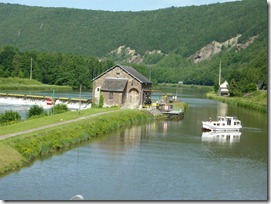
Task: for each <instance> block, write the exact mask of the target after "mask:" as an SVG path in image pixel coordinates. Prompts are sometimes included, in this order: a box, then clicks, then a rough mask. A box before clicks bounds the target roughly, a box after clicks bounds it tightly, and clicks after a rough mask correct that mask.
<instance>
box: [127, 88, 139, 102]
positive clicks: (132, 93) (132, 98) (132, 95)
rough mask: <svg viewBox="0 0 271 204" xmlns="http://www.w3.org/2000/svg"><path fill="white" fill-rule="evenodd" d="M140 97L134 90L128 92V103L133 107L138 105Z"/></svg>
mask: <svg viewBox="0 0 271 204" xmlns="http://www.w3.org/2000/svg"><path fill="white" fill-rule="evenodd" d="M139 102H140V97H139V91H138V90H137V89H135V88H133V89H131V90H130V91H129V103H130V104H133V105H139Z"/></svg>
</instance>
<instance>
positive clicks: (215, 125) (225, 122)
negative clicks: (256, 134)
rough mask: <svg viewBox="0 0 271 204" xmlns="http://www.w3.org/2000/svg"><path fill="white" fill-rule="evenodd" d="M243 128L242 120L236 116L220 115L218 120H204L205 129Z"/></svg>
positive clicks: (237, 129) (234, 129)
mask: <svg viewBox="0 0 271 204" xmlns="http://www.w3.org/2000/svg"><path fill="white" fill-rule="evenodd" d="M241 128H242V125H241V121H240V120H238V119H237V117H236V116H218V120H217V121H212V120H211V118H209V121H202V130H203V131H239V130H240V129H241Z"/></svg>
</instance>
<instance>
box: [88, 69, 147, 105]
mask: <svg viewBox="0 0 271 204" xmlns="http://www.w3.org/2000/svg"><path fill="white" fill-rule="evenodd" d="M92 82H93V90H92V100H93V102H94V103H96V104H99V100H100V96H101V94H102V95H103V97H104V107H109V106H124V107H126V108H130V109H132V108H138V107H140V106H142V105H145V104H150V103H151V100H150V97H151V88H152V83H151V81H150V80H148V79H147V78H146V77H145V76H143V75H142V74H141V73H139V72H138V71H137V70H135V69H134V68H132V67H130V66H122V65H115V66H113V67H111V68H109V69H108V70H107V71H105V72H104V73H102V74H100V75H99V76H97V77H95V78H94V79H93V80H92Z"/></svg>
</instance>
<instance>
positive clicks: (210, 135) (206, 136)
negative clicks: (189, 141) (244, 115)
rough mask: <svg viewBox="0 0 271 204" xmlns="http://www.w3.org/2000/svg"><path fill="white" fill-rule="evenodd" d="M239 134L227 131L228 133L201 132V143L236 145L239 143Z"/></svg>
mask: <svg viewBox="0 0 271 204" xmlns="http://www.w3.org/2000/svg"><path fill="white" fill-rule="evenodd" d="M240 136H241V132H239V131H228V132H214V131H210V132H202V139H201V141H202V142H218V143H221V144H224V143H236V142H240Z"/></svg>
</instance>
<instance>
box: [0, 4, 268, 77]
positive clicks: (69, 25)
mask: <svg viewBox="0 0 271 204" xmlns="http://www.w3.org/2000/svg"><path fill="white" fill-rule="evenodd" d="M0 18H1V22H0V31H1V32H0V39H1V40H0V44H1V45H15V46H16V47H18V48H19V49H22V50H39V51H46V52H69V53H74V54H87V55H93V56H99V57H103V56H105V55H106V54H107V53H109V52H110V51H112V50H115V49H116V48H118V47H119V46H121V45H126V46H129V47H131V48H132V49H135V50H137V51H138V52H139V53H141V54H144V53H145V51H152V50H161V51H162V52H163V53H167V54H168V53H170V52H171V51H176V53H178V54H180V55H182V56H183V57H188V56H190V55H191V54H193V53H195V52H196V51H197V50H199V49H200V48H201V47H202V46H204V45H206V44H208V43H210V42H211V41H213V40H216V41H220V42H222V41H225V40H227V39H229V38H231V37H234V36H236V35H237V34H243V36H242V38H243V39H242V40H243V42H245V41H246V40H247V39H248V37H251V36H252V35H257V34H259V33H261V32H263V29H264V26H266V24H267V2H266V0H244V1H234V2H227V3H216V4H210V5H203V6H187V7H179V8H177V7H171V8H166V9H159V10H154V11H141V12H129V11H128V12H109V11H94V10H80V9H67V8H42V7H28V6H20V5H12V4H0ZM22 25H23V26H22ZM139 31H140V32H139ZM7 52H8V53H7V54H8V55H10V54H13V55H16V54H15V53H16V52H15V53H14V50H13V49H10V50H8V51H7ZM5 59H6V60H5V61H6V62H5V64H6V65H10V64H12V63H15V64H16V62H12V60H10V59H9V58H5ZM29 60H30V59H29ZM29 60H28V61H29ZM0 61H1V60H0ZM0 64H1V63H0ZM16 65H18V64H16ZM28 67H29V66H28ZM23 73H25V72H23Z"/></svg>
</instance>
